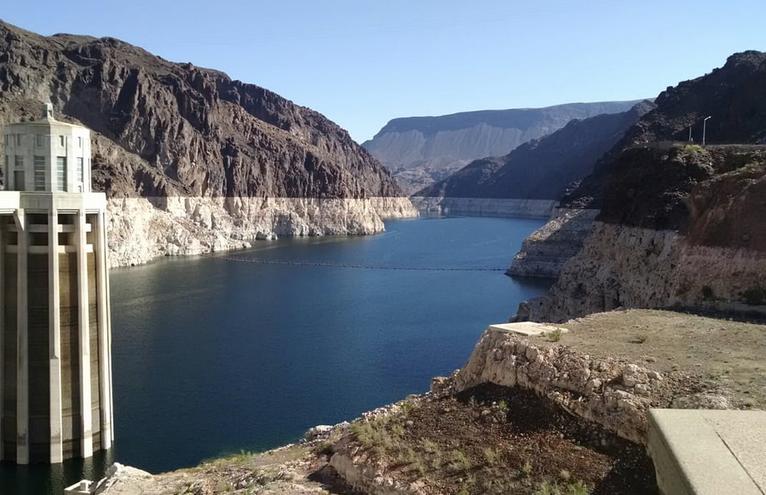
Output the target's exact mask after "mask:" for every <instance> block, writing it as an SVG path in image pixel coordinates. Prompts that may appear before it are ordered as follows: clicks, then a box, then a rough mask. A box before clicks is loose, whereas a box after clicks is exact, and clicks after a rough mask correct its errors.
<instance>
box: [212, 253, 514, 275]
mask: <svg viewBox="0 0 766 495" xmlns="http://www.w3.org/2000/svg"><path fill="white" fill-rule="evenodd" d="M221 258H222V259H225V260H228V261H236V262H238V263H252V264H256V265H287V266H308V267H319V268H346V269H355V270H391V271H410V272H504V271H505V270H506V269H505V268H491V267H482V266H467V267H444V266H390V265H365V264H355V263H332V262H328V261H308V260H280V259H273V260H269V259H263V258H242V257H239V256H222V257H221Z"/></svg>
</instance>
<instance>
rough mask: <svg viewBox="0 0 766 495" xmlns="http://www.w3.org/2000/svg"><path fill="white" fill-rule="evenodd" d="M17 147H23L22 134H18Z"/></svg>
mask: <svg viewBox="0 0 766 495" xmlns="http://www.w3.org/2000/svg"><path fill="white" fill-rule="evenodd" d="M16 146H21V134H16Z"/></svg>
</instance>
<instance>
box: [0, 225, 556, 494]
mask: <svg viewBox="0 0 766 495" xmlns="http://www.w3.org/2000/svg"><path fill="white" fill-rule="evenodd" d="M541 224H542V221H538V220H526V219H499V218H438V219H420V220H410V221H395V222H389V223H388V224H387V225H386V229H387V231H386V232H385V233H384V234H381V235H377V236H369V237H326V238H311V239H295V240H279V241H272V242H262V243H258V244H257V247H256V248H255V249H251V250H248V251H238V252H227V253H220V254H216V255H212V256H203V257H188V258H174V259H163V260H161V261H158V262H155V263H152V264H149V265H146V266H140V267H135V268H129V269H117V270H113V271H112V273H111V286H112V287H111V299H112V319H113V328H114V334H113V339H114V342H113V352H114V357H113V360H114V394H115V407H116V409H115V424H116V432H115V439H116V441H115V447H114V448H113V449H112V450H110V451H108V452H107V453H106V454H103V453H102V454H99V455H97V456H95V457H94V458H93V459H91V460H88V461H85V462H84V461H82V460H75V461H68V462H66V463H64V464H63V465H62V466H41V465H30V466H2V468H0V469H2V470H3V475H2V476H0V480H2V486H0V493H48V492H50V493H60V489H61V487H63V486H66V485H67V484H71V483H74V482H75V481H77V480H79V479H82V478H89V479H98V478H100V477H101V476H102V475H103V472H104V470H105V468H106V467H107V466H108V465H109V463H110V462H114V461H117V462H120V463H124V464H129V465H132V466H136V467H139V468H142V469H145V470H148V471H150V472H161V471H167V470H171V469H175V468H179V467H183V466H190V465H194V464H196V463H198V462H199V461H201V460H203V459H206V458H211V457H215V456H219V455H222V454H226V453H233V452H239V451H241V450H245V451H256V450H263V449H268V448H273V447H277V446H279V445H281V444H284V443H287V442H291V441H295V440H297V439H298V438H299V437H300V436H301V435H302V434H303V432H304V431H305V430H306V429H308V428H309V427H311V426H313V425H316V424H322V423H324V424H333V423H337V422H340V421H343V420H347V419H348V420H350V419H353V418H354V417H356V416H358V415H359V414H360V413H362V412H363V411H367V410H370V409H373V408H375V407H377V406H381V405H384V404H387V403H390V402H393V401H397V400H399V399H401V398H402V397H405V396H406V395H407V394H410V393H419V392H424V391H426V390H427V389H428V387H429V383H430V379H431V377H433V376H436V375H443V374H448V373H450V372H451V371H452V370H454V369H455V368H458V367H459V366H462V365H463V364H464V363H465V361H466V359H467V358H468V356H469V354H470V352H471V350H472V349H473V346H474V345H475V343H476V341H477V339H478V337H479V335H480V334H481V332H482V331H483V330H484V329H485V328H486V326H487V325H488V324H490V323H496V322H501V321H505V320H507V318H508V316H509V315H510V314H511V313H512V312H513V311H514V309H515V308H516V306H517V305H518V303H519V302H520V301H522V300H524V299H527V298H529V297H532V296H535V295H538V294H540V293H542V292H543V291H544V289H545V288H546V284H542V285H540V284H539V283H538V284H522V283H520V282H518V281H515V280H512V279H510V278H508V277H506V276H505V275H504V273H503V271H504V270H505V268H506V267H507V266H508V264H509V263H510V260H511V258H512V256H513V254H514V253H515V252H516V251H517V250H518V248H519V247H520V245H521V241H522V240H523V239H524V237H525V236H527V235H528V234H529V233H531V232H532V231H533V230H534V229H536V228H537V227H539V226H540V225H541ZM57 490H58V491H57Z"/></svg>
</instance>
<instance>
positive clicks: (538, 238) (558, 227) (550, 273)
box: [506, 208, 599, 279]
mask: <svg viewBox="0 0 766 495" xmlns="http://www.w3.org/2000/svg"><path fill="white" fill-rule="evenodd" d="M598 212H599V211H598V210H593V209H569V208H557V209H556V210H555V211H554V212H553V214H552V216H551V219H550V220H548V222H546V224H545V225H543V226H542V227H540V228H539V229H537V230H535V231H534V232H532V233H531V234H530V235H529V236H527V238H526V239H524V242H523V243H522V245H521V249H520V250H519V252H518V253H517V254H516V256H514V258H513V262H512V263H511V266H510V267H509V268H508V271H507V272H506V273H507V274H508V275H511V276H515V277H535V278H554V279H555V278H557V277H558V276H559V274H560V273H561V268H562V267H563V266H564V263H566V262H567V261H568V260H569V259H570V258H571V257H572V256H574V255H575V254H577V253H578V252H580V249H582V245H583V242H585V239H586V238H587V237H588V234H590V231H591V228H592V226H593V221H594V220H595V218H596V216H597V215H598Z"/></svg>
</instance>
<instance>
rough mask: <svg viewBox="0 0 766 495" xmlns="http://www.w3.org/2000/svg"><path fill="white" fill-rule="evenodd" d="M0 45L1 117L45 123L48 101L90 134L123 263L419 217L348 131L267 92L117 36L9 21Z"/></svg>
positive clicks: (98, 185)
mask: <svg viewBox="0 0 766 495" xmlns="http://www.w3.org/2000/svg"><path fill="white" fill-rule="evenodd" d="M0 51H2V53H4V54H5V56H4V57H3V59H2V60H0V88H1V89H2V91H0V123H6V122H12V121H18V120H22V119H28V118H32V117H36V114H37V108H38V107H37V105H38V104H37V102H38V101H39V100H40V99H41V98H47V99H50V101H52V102H53V105H54V107H55V109H56V111H57V113H58V114H59V115H61V116H62V117H61V119H62V120H64V119H66V120H70V121H73V122H80V123H83V124H84V125H86V126H87V127H89V128H90V129H91V130H92V131H93V134H92V146H93V150H92V151H93V162H92V165H93V176H92V179H93V187H94V189H95V190H98V191H104V192H106V193H107V196H108V197H109V198H110V210H111V217H110V222H111V228H110V246H111V247H112V248H113V249H115V250H117V249H118V248H119V249H120V250H121V249H123V248H125V249H128V248H129V249H130V251H131V252H132V253H133V254H132V255H129V254H126V253H125V252H122V251H114V252H113V256H112V260H113V262H114V263H115V264H131V263H141V262H145V261H147V260H149V259H151V258H152V257H154V256H160V255H165V254H193V253H202V252H209V251H214V250H221V249H228V248H235V247H244V246H248V245H249V244H250V243H251V242H252V241H253V240H255V239H256V238H272V237H274V236H275V235H276V236H281V235H323V234H367V233H372V232H379V231H381V230H382V229H383V222H382V218H386V217H389V216H393V217H396V216H413V215H416V212H415V211H414V209H413V208H412V206H411V205H410V203H409V201H408V200H407V199H406V198H403V197H402V196H403V193H402V192H401V191H400V189H399V188H398V186H397V185H396V183H395V181H394V180H393V179H392V178H391V176H390V174H389V173H388V171H386V169H385V168H384V167H383V166H381V165H380V164H379V163H378V162H377V161H376V160H375V159H374V158H373V157H372V156H371V155H370V154H369V153H368V152H367V151H366V150H365V149H363V148H362V147H361V146H359V145H358V144H356V143H355V142H354V141H353V140H352V139H351V137H350V136H349V135H348V133H347V132H346V131H344V130H343V129H341V128H340V127H339V126H338V125H337V124H335V123H333V122H332V121H330V120H329V119H327V118H325V117H324V116H323V115H321V114H319V113H318V112H315V111H313V110H311V109H309V108H306V107H302V106H299V105H296V104H294V103H293V102H291V101H289V100H287V99H285V98H283V97H281V96H279V95H277V94H275V93H273V92H271V91H268V90H266V89H264V88H261V87H258V86H256V85H252V84H246V83H243V82H240V81H236V80H232V79H230V78H229V77H228V76H226V75H225V74H223V73H221V72H219V71H215V70H210V69H204V68H199V67H196V66H194V65H192V64H179V63H173V62H169V61H167V60H164V59H162V58H160V57H157V56H154V55H152V54H150V53H148V52H146V51H145V50H143V49H141V48H138V47H135V46H132V45H130V44H128V43H124V42H122V41H119V40H115V39H113V38H93V37H88V36H75V35H63V34H62V35H55V36H48V37H45V36H40V35H37V34H34V33H31V32H28V31H24V30H22V29H19V28H17V27H15V26H11V25H9V24H6V23H0ZM325 202H328V204H329V205H331V206H330V207H329V208H327V211H326V212H325V211H323V210H324V206H325V205H324V203H325ZM128 215H131V216H132V218H127V217H128ZM134 220H135V221H134Z"/></svg>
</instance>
